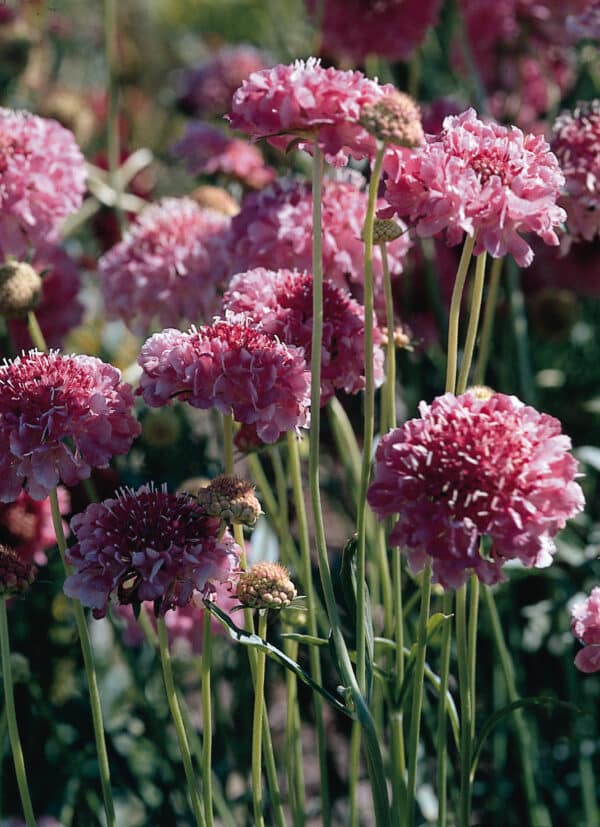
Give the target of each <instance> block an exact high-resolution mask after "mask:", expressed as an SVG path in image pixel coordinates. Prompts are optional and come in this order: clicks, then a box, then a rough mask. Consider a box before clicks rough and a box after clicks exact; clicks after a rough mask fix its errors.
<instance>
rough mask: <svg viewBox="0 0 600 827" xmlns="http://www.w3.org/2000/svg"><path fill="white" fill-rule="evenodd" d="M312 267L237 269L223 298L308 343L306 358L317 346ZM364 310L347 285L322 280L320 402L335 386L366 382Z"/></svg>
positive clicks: (378, 366)
mask: <svg viewBox="0 0 600 827" xmlns="http://www.w3.org/2000/svg"><path fill="white" fill-rule="evenodd" d="M312 299H313V277H312V274H311V273H300V272H298V271H291V270H265V269H264V268H262V267H258V268H257V269H255V270H249V271H247V272H245V273H238V274H237V275H235V276H234V277H233V278H232V280H231V282H230V283H229V288H228V290H227V292H226V293H225V296H224V298H223V305H224V307H225V308H226V309H228V310H230V311H232V312H235V313H243V314H244V315H246V316H247V317H248V318H249V319H251V320H252V321H253V322H254V323H255V324H257V325H259V326H260V328H261V329H262V330H264V331H265V332H266V333H269V334H271V335H272V336H277V338H279V339H281V341H283V342H286V344H289V345H297V346H298V347H302V348H303V349H304V355H305V357H306V360H307V362H308V361H310V354H311V348H312V340H311V336H312V326H313V314H312ZM364 337H365V312H364V308H363V307H362V306H361V305H360V304H358V302H356V301H355V300H354V299H353V298H352V297H351V296H350V295H349V293H348V292H347V291H346V290H342V289H341V288H339V287H336V286H335V285H333V284H331V283H330V282H325V283H324V284H323V348H322V353H321V358H322V368H321V405H325V404H326V403H327V402H328V401H329V400H330V399H331V397H332V396H334V395H335V392H336V390H338V389H340V390H344V391H346V393H358V392H359V391H360V390H362V389H363V388H364V387H365V376H364V370H365V341H364ZM373 341H374V348H373V364H374V370H375V382H376V384H377V385H380V384H381V383H382V382H383V379H384V375H383V351H382V349H381V332H380V330H379V328H378V327H377V323H376V322H375V324H374V329H373Z"/></svg>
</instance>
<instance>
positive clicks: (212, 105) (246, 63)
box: [180, 44, 272, 118]
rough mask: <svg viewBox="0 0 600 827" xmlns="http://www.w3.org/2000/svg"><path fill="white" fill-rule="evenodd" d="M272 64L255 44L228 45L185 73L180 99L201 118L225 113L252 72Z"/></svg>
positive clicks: (189, 110)
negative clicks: (235, 94) (236, 92)
mask: <svg viewBox="0 0 600 827" xmlns="http://www.w3.org/2000/svg"><path fill="white" fill-rule="evenodd" d="M271 63H272V61H270V60H269V59H268V58H267V56H266V55H265V54H264V53H263V52H260V51H259V50H258V49H255V48H254V46H248V45H245V44H242V45H239V46H226V47H224V48H222V49H219V51H218V52H215V54H214V55H212V56H211V57H209V58H208V59H207V60H206V61H204V62H203V63H201V64H200V65H199V66H195V67H194V68H193V69H188V70H187V71H186V72H184V74H183V77H182V83H181V92H180V101H181V103H182V104H183V106H184V107H185V109H186V111H188V112H190V113H192V114H194V115H197V116H198V117H201V118H211V117H214V116H216V115H224V114H225V112H227V110H228V109H229V107H230V105H231V98H232V97H233V93H234V92H235V91H236V89H237V88H238V87H239V86H241V84H242V82H243V81H244V80H246V78H247V77H248V76H249V75H251V74H252V72H258V71H260V70H261V69H266V68H267V67H268V66H270V65H271Z"/></svg>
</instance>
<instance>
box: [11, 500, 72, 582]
mask: <svg viewBox="0 0 600 827" xmlns="http://www.w3.org/2000/svg"><path fill="white" fill-rule="evenodd" d="M58 505H59V508H60V513H61V514H67V513H68V511H69V509H70V506H71V498H70V497H69V492H68V491H67V490H66V489H64V488H63V487H62V485H60V486H59V487H58ZM63 531H64V532H65V536H67V537H68V536H69V527H68V526H67V524H66V523H65V522H64V521H63ZM55 543H56V536H55V534H54V525H53V523H52V511H51V509H50V500H48V499H46V500H34V499H33V498H32V497H30V496H29V494H26V493H25V491H20V492H19V496H18V497H17V499H16V500H15V502H13V503H0V544H2V545H5V546H8V547H9V548H12V549H14V550H15V551H16V553H17V554H18V555H19V557H20V558H21V560H27V561H29V562H33V563H36V564H37V565H38V566H43V565H45V564H46V563H47V562H48V558H47V557H46V554H45V552H46V549H48V548H51V547H52V546H53V545H54V544H55Z"/></svg>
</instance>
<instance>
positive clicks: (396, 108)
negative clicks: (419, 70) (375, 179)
mask: <svg viewBox="0 0 600 827" xmlns="http://www.w3.org/2000/svg"><path fill="white" fill-rule="evenodd" d="M359 121H360V124H361V125H362V126H364V128H365V129H366V130H367V132H370V133H371V135H374V136H375V137H376V138H377V139H378V140H380V141H383V142H385V143H388V144H395V145H396V146H407V147H414V146H419V145H420V144H422V143H423V127H422V125H421V113H420V111H419V107H418V106H417V104H416V103H415V101H414V100H413V99H412V98H411V97H410V95H405V94H404V93H403V92H397V91H394V92H392V93H391V94H389V95H385V97H383V98H380V99H379V100H378V101H376V102H375V103H368V104H365V105H364V106H363V107H362V109H361V112H360V119H359Z"/></svg>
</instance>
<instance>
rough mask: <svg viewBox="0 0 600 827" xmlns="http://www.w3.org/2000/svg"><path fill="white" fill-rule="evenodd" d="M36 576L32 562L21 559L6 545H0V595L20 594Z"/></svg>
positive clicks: (35, 569)
mask: <svg viewBox="0 0 600 827" xmlns="http://www.w3.org/2000/svg"><path fill="white" fill-rule="evenodd" d="M36 576H37V568H36V567H35V566H34V565H33V563H32V562H30V561H28V560H23V559H22V558H21V557H19V556H18V554H17V553H16V552H15V551H14V550H13V549H11V548H9V547H8V546H4V545H0V597H9V596H11V595H14V594H22V593H23V592H26V591H27V589H28V588H29V587H30V586H31V584H32V583H33V581H34V580H35V578H36Z"/></svg>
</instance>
